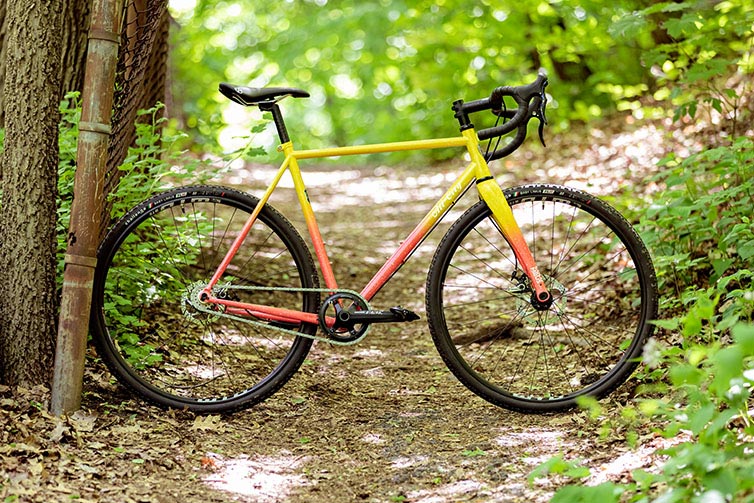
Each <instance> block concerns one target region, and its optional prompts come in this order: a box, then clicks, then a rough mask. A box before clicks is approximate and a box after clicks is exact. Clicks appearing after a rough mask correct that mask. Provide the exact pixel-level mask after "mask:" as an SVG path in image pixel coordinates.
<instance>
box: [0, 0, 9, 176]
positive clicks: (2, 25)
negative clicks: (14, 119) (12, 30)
mask: <svg viewBox="0 0 754 503" xmlns="http://www.w3.org/2000/svg"><path fill="white" fill-rule="evenodd" d="M6 3H7V2H6V0H0V128H2V127H5V106H4V104H3V103H4V96H3V86H4V84H5V52H6V51H5V48H6V45H7V44H6V43H5V39H6V35H5V33H6V31H8V16H6V15H5V11H6V10H7V9H6ZM2 178H3V167H2V165H0V180H1V179H2Z"/></svg>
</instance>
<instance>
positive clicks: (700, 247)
mask: <svg viewBox="0 0 754 503" xmlns="http://www.w3.org/2000/svg"><path fill="white" fill-rule="evenodd" d="M752 163H754V142H752V140H751V139H749V138H739V139H738V140H736V141H735V142H733V144H732V145H731V146H730V147H718V148H714V149H710V150H707V151H704V152H701V153H698V154H695V155H692V156H690V157H688V158H686V159H678V158H677V157H676V156H675V155H674V154H671V155H669V156H668V157H666V158H665V159H664V160H663V161H662V163H661V166H662V167H663V168H664V170H663V171H662V172H661V173H659V174H658V175H657V176H656V177H655V181H658V182H661V183H662V184H664V185H665V187H666V189H665V191H664V192H663V193H661V194H660V195H659V196H658V197H657V198H656V202H655V203H654V204H653V205H652V206H650V208H649V209H648V210H647V212H646V214H645V215H644V218H643V220H642V227H643V229H644V232H643V235H644V237H645V239H646V241H647V244H648V246H649V247H650V249H652V250H653V251H654V253H655V259H656V267H657V270H658V280H659V282H660V290H661V291H663V290H665V289H666V288H672V289H675V292H676V295H674V296H673V297H674V298H673V299H668V304H666V307H668V308H678V307H680V306H681V305H685V304H688V303H689V300H690V299H692V298H695V296H696V293H695V292H696V290H697V288H698V285H701V286H703V287H706V285H708V284H712V283H715V282H723V283H724V284H725V287H726V288H725V289H724V290H725V292H724V294H723V295H724V296H725V298H724V302H728V301H731V300H733V298H734V297H740V296H741V295H742V294H743V290H742V288H744V287H745V286H746V285H747V284H748V285H750V284H751V279H752V278H753V277H754V275H753V274H752V272H751V271H752V270H754V267H752V263H754V232H752V224H751V202H752V201H754V172H752V170H751V165H752ZM683 285H688V287H689V288H690V292H685V291H684V290H683ZM730 315H731V316H734V315H735V313H730ZM733 321H735V320H733ZM690 331H693V328H689V329H686V332H687V335H688V333H689V332H690Z"/></svg>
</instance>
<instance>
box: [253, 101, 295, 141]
mask: <svg viewBox="0 0 754 503" xmlns="http://www.w3.org/2000/svg"><path fill="white" fill-rule="evenodd" d="M259 109H260V110H262V111H263V112H270V113H272V120H274V121H275V127H276V128H277V130H278V136H279V137H280V144H281V145H282V144H284V143H288V142H289V141H291V139H290V137H289V136H288V130H287V129H286V128H285V122H284V121H283V113H282V112H281V111H280V107H279V106H278V104H277V103H275V102H266V103H260V104H259Z"/></svg>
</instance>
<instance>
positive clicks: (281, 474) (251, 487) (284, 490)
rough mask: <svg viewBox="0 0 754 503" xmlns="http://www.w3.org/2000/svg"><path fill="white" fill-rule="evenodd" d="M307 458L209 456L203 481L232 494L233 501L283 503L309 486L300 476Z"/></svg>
mask: <svg viewBox="0 0 754 503" xmlns="http://www.w3.org/2000/svg"><path fill="white" fill-rule="evenodd" d="M305 462H306V459H305V458H300V457H299V458H297V457H293V456H289V457H285V456H279V457H273V456H248V455H240V456H236V457H232V458H226V457H225V456H222V455H220V454H217V453H212V452H210V453H207V454H206V455H205V456H204V457H203V458H202V464H203V467H204V468H205V470H206V471H209V472H211V473H209V474H208V475H205V476H204V477H202V480H203V481H204V483H205V484H207V485H208V486H210V487H212V488H214V489H219V490H221V491H224V492H227V493H229V496H230V497H231V498H233V499H236V498H238V497H239V496H240V497H242V498H243V499H248V500H251V499H253V501H254V502H255V503H275V502H279V501H283V500H285V499H286V498H288V496H289V495H290V494H291V492H292V491H293V490H295V489H298V488H300V486H302V485H305V484H306V479H305V477H304V476H303V475H300V474H299V470H298V469H299V468H300V467H301V465H303V464H305Z"/></svg>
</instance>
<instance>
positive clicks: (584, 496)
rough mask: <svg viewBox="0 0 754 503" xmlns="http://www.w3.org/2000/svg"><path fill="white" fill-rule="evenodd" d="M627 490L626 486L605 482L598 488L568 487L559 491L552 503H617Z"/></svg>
mask: <svg viewBox="0 0 754 503" xmlns="http://www.w3.org/2000/svg"><path fill="white" fill-rule="evenodd" d="M625 490H626V488H625V487H624V486H619V485H616V484H614V483H612V482H604V483H602V484H600V485H598V486H566V487H563V488H562V489H559V490H558V491H557V492H556V493H555V495H554V496H553V497H552V499H551V500H550V502H551V503H595V502H599V503H617V502H618V501H620V496H621V494H623V492H624V491H625Z"/></svg>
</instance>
